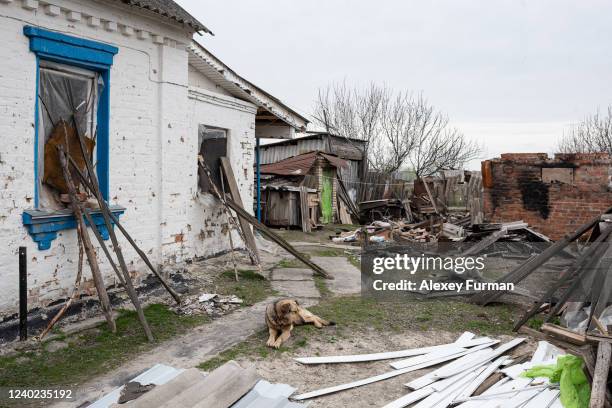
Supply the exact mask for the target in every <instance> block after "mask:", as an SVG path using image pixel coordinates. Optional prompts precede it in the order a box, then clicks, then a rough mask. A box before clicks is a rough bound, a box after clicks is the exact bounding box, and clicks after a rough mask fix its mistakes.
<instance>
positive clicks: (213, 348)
mask: <svg viewBox="0 0 612 408" xmlns="http://www.w3.org/2000/svg"><path fill="white" fill-rule="evenodd" d="M273 300H274V298H268V299H266V300H264V301H262V302H259V303H256V304H255V305H253V306H252V307H249V308H244V309H238V310H236V311H235V312H233V313H230V314H228V315H226V316H223V317H222V318H219V319H217V320H215V321H213V322H212V323H210V324H205V325H203V326H200V327H197V328H195V329H193V330H192V331H191V332H190V333H189V334H186V335H183V336H181V337H177V338H174V339H172V340H170V341H168V342H165V343H163V344H162V345H160V346H158V347H156V348H154V349H153V350H151V351H148V352H146V353H144V354H141V355H139V356H137V357H134V358H133V359H131V360H130V361H129V362H128V363H126V364H124V365H122V366H121V367H119V368H117V369H114V370H112V371H109V372H108V373H106V374H104V375H102V376H100V377H97V378H95V379H94V380H93V381H90V382H88V383H86V384H84V385H83V386H82V387H79V390H78V391H77V392H76V395H77V402H76V403H75V402H71V403H69V404H66V403H59V404H56V405H54V407H62V408H63V407H76V406H79V405H80V404H81V403H83V402H85V401H90V402H94V401H96V400H97V399H99V398H100V397H102V396H104V395H106V394H107V393H108V392H110V391H112V390H114V389H115V388H117V387H119V386H121V385H123V384H125V383H126V382H127V381H128V380H130V379H132V378H134V377H136V376H137V375H139V374H140V373H142V372H144V371H146V370H148V369H149V368H151V367H152V366H154V365H155V364H157V363H162V364H166V365H169V366H172V367H175V368H191V367H194V366H197V365H198V364H199V363H201V362H204V361H206V360H208V359H210V358H211V357H214V356H215V355H217V354H218V353H220V352H222V351H223V350H226V349H228V348H229V347H231V346H233V345H235V344H237V343H239V342H241V341H243V340H245V339H246V338H247V337H249V336H251V335H252V334H255V333H256V332H258V331H260V330H263V329H265V327H266V324H265V321H264V313H265V309H266V306H267V305H268V303H270V302H272V301H273Z"/></svg>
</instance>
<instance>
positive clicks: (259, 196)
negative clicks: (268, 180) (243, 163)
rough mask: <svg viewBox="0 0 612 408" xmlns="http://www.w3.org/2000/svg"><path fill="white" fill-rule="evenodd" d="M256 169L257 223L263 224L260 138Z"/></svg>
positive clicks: (256, 152) (256, 147)
mask: <svg viewBox="0 0 612 408" xmlns="http://www.w3.org/2000/svg"><path fill="white" fill-rule="evenodd" d="M255 140H256V143H257V144H256V146H255V168H256V169H257V221H259V222H261V173H260V167H259V166H260V163H259V138H256V139H255Z"/></svg>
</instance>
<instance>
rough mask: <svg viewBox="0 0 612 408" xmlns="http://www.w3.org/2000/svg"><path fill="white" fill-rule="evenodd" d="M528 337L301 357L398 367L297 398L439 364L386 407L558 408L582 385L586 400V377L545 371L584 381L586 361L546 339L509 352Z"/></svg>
mask: <svg viewBox="0 0 612 408" xmlns="http://www.w3.org/2000/svg"><path fill="white" fill-rule="evenodd" d="M524 340H525V339H523V338H516V339H513V340H511V341H509V342H507V343H504V344H499V341H498V340H494V339H491V338H488V337H476V336H475V335H474V334H473V333H469V332H466V333H463V334H462V335H461V336H460V337H459V338H458V339H457V340H456V341H455V342H454V343H450V344H443V345H438V346H430V347H422V348H417V349H408V350H400V351H392V352H382V353H374V354H362V355H347V356H329V357H306V358H297V359H296V360H297V361H298V362H300V363H302V364H305V365H310V364H335V363H357V362H364V361H377V360H391V359H393V360H395V361H393V362H392V363H390V366H391V368H392V369H393V370H390V371H388V372H386V373H382V374H378V375H376V376H373V377H369V378H364V379H360V380H356V381H354V382H350V383H346V384H340V385H335V386H331V387H326V388H322V389H318V390H315V391H310V392H306V393H303V394H300V395H297V396H294V397H293V399H294V400H298V401H301V400H308V399H311V398H316V397H320V396H323V395H327V394H331V393H335V392H340V391H344V390H349V389H352V388H356V387H361V386H365V385H368V384H372V383H374V382H378V381H383V380H386V379H389V378H393V377H396V376H399V375H403V374H406V373H410V372H414V371H418V370H421V369H424V368H429V367H434V366H437V368H435V369H434V370H433V371H430V372H428V373H426V374H424V375H422V376H420V377H418V378H416V379H414V380H412V381H410V382H408V383H406V384H405V387H406V388H407V389H408V390H410V391H409V392H407V393H406V395H404V396H402V397H401V398H399V399H396V400H394V401H390V402H388V403H387V404H386V405H384V408H402V407H407V406H413V407H414V408H433V407H435V408H446V407H455V406H459V407H463V408H470V407H474V408H475V407H502V406H503V407H523V408H542V407H555V408H556V407H562V406H563V405H562V403H563V404H565V403H566V402H567V401H569V400H570V399H571V398H573V397H574V393H575V392H576V388H575V387H581V388H580V390H579V392H580V393H581V395H582V396H581V398H582V399H583V400H584V394H585V392H584V391H585V390H586V392H587V393H588V389H589V384H588V381H586V377H585V379H584V381H582V382H581V383H580V384H578V383H579V381H575V382H570V381H561V382H560V380H559V378H558V376H556V377H555V376H551V378H546V374H545V373H547V372H556V373H559V372H560V371H559V370H561V371H563V370H565V369H567V370H573V371H571V372H570V371H568V372H566V374H567V375H571V376H572V379H576V378H578V379H579V380H580V379H581V377H580V375H581V373H582V360H581V359H580V358H578V357H575V356H573V355H572V354H567V352H566V351H564V350H562V349H559V348H557V347H555V346H554V345H552V344H550V343H548V342H545V341H541V342H539V344H538V347H537V349H536V351H535V352H534V353H533V354H525V353H518V352H516V351H515V352H513V353H514V354H509V353H510V352H511V351H512V350H513V349H515V348H516V347H517V346H519V345H520V344H522V343H523V342H524ZM570 366H571V367H570ZM555 370H557V371H555ZM561 375H562V376H563V374H561ZM587 398H588V397H587ZM412 404H416V405H412ZM566 406H568V405H566ZM578 406H580V405H578Z"/></svg>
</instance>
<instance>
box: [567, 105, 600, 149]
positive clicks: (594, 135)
mask: <svg viewBox="0 0 612 408" xmlns="http://www.w3.org/2000/svg"><path fill="white" fill-rule="evenodd" d="M558 148H559V151H561V152H563V153H596V152H606V153H609V154H610V155H612V106H608V109H607V112H606V113H605V114H603V115H602V114H600V113H599V110H598V111H597V112H596V113H595V114H594V115H591V116H587V117H586V118H585V119H584V120H583V121H582V122H580V123H578V124H576V125H574V126H572V128H571V130H570V132H569V133H568V134H567V135H564V136H563V137H562V138H561V140H560V141H559V146H558Z"/></svg>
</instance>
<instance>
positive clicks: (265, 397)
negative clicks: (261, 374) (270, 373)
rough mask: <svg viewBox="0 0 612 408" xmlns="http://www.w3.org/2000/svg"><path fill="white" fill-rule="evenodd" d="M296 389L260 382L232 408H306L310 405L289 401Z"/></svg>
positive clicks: (284, 385)
mask: <svg viewBox="0 0 612 408" xmlns="http://www.w3.org/2000/svg"><path fill="white" fill-rule="evenodd" d="M294 392H295V388H293V387H291V386H289V385H287V384H270V383H269V382H267V381H266V380H260V381H259V382H258V383H257V384H255V387H253V389H252V390H251V391H249V392H248V393H247V394H246V395H245V396H244V397H242V398H241V399H240V400H239V401H238V402H237V403H235V404H234V405H232V408H305V407H307V406H308V405H305V404H300V403H297V402H291V401H289V399H288V398H289V396H290V395H291V394H293V393H294Z"/></svg>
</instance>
